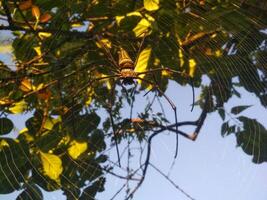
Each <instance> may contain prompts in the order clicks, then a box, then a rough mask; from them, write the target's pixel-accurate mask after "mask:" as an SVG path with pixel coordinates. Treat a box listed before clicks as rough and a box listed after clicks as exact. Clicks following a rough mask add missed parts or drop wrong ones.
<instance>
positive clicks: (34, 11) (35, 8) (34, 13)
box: [32, 6, 41, 21]
mask: <svg viewBox="0 0 267 200" xmlns="http://www.w3.org/2000/svg"><path fill="white" fill-rule="evenodd" d="M40 14H41V13H40V9H39V7H38V6H32V16H33V17H35V19H36V21H39V18H40Z"/></svg>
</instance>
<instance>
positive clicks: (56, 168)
mask: <svg viewBox="0 0 267 200" xmlns="http://www.w3.org/2000/svg"><path fill="white" fill-rule="evenodd" d="M40 157H41V161H42V165H43V170H44V174H45V175H47V176H48V177H49V178H51V179H52V180H54V181H56V182H57V183H60V180H59V176H60V175H61V173H62V171H63V167H62V161H61V159H60V157H59V156H57V155H54V154H49V153H43V152H40Z"/></svg>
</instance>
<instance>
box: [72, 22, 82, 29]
mask: <svg viewBox="0 0 267 200" xmlns="http://www.w3.org/2000/svg"><path fill="white" fill-rule="evenodd" d="M83 25H84V24H82V23H74V24H72V25H71V27H72V28H80V27H82V26H83Z"/></svg>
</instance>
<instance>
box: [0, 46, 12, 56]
mask: <svg viewBox="0 0 267 200" xmlns="http://www.w3.org/2000/svg"><path fill="white" fill-rule="evenodd" d="M12 52H13V47H12V45H11V44H1V46H0V53H2V54H5V53H9V54H11V53H12Z"/></svg>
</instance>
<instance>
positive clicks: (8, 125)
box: [0, 118, 14, 135]
mask: <svg viewBox="0 0 267 200" xmlns="http://www.w3.org/2000/svg"><path fill="white" fill-rule="evenodd" d="M13 128H14V125H13V122H12V121H11V120H10V119H8V118H0V135H5V134H8V133H10V131H12V129H13Z"/></svg>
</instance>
